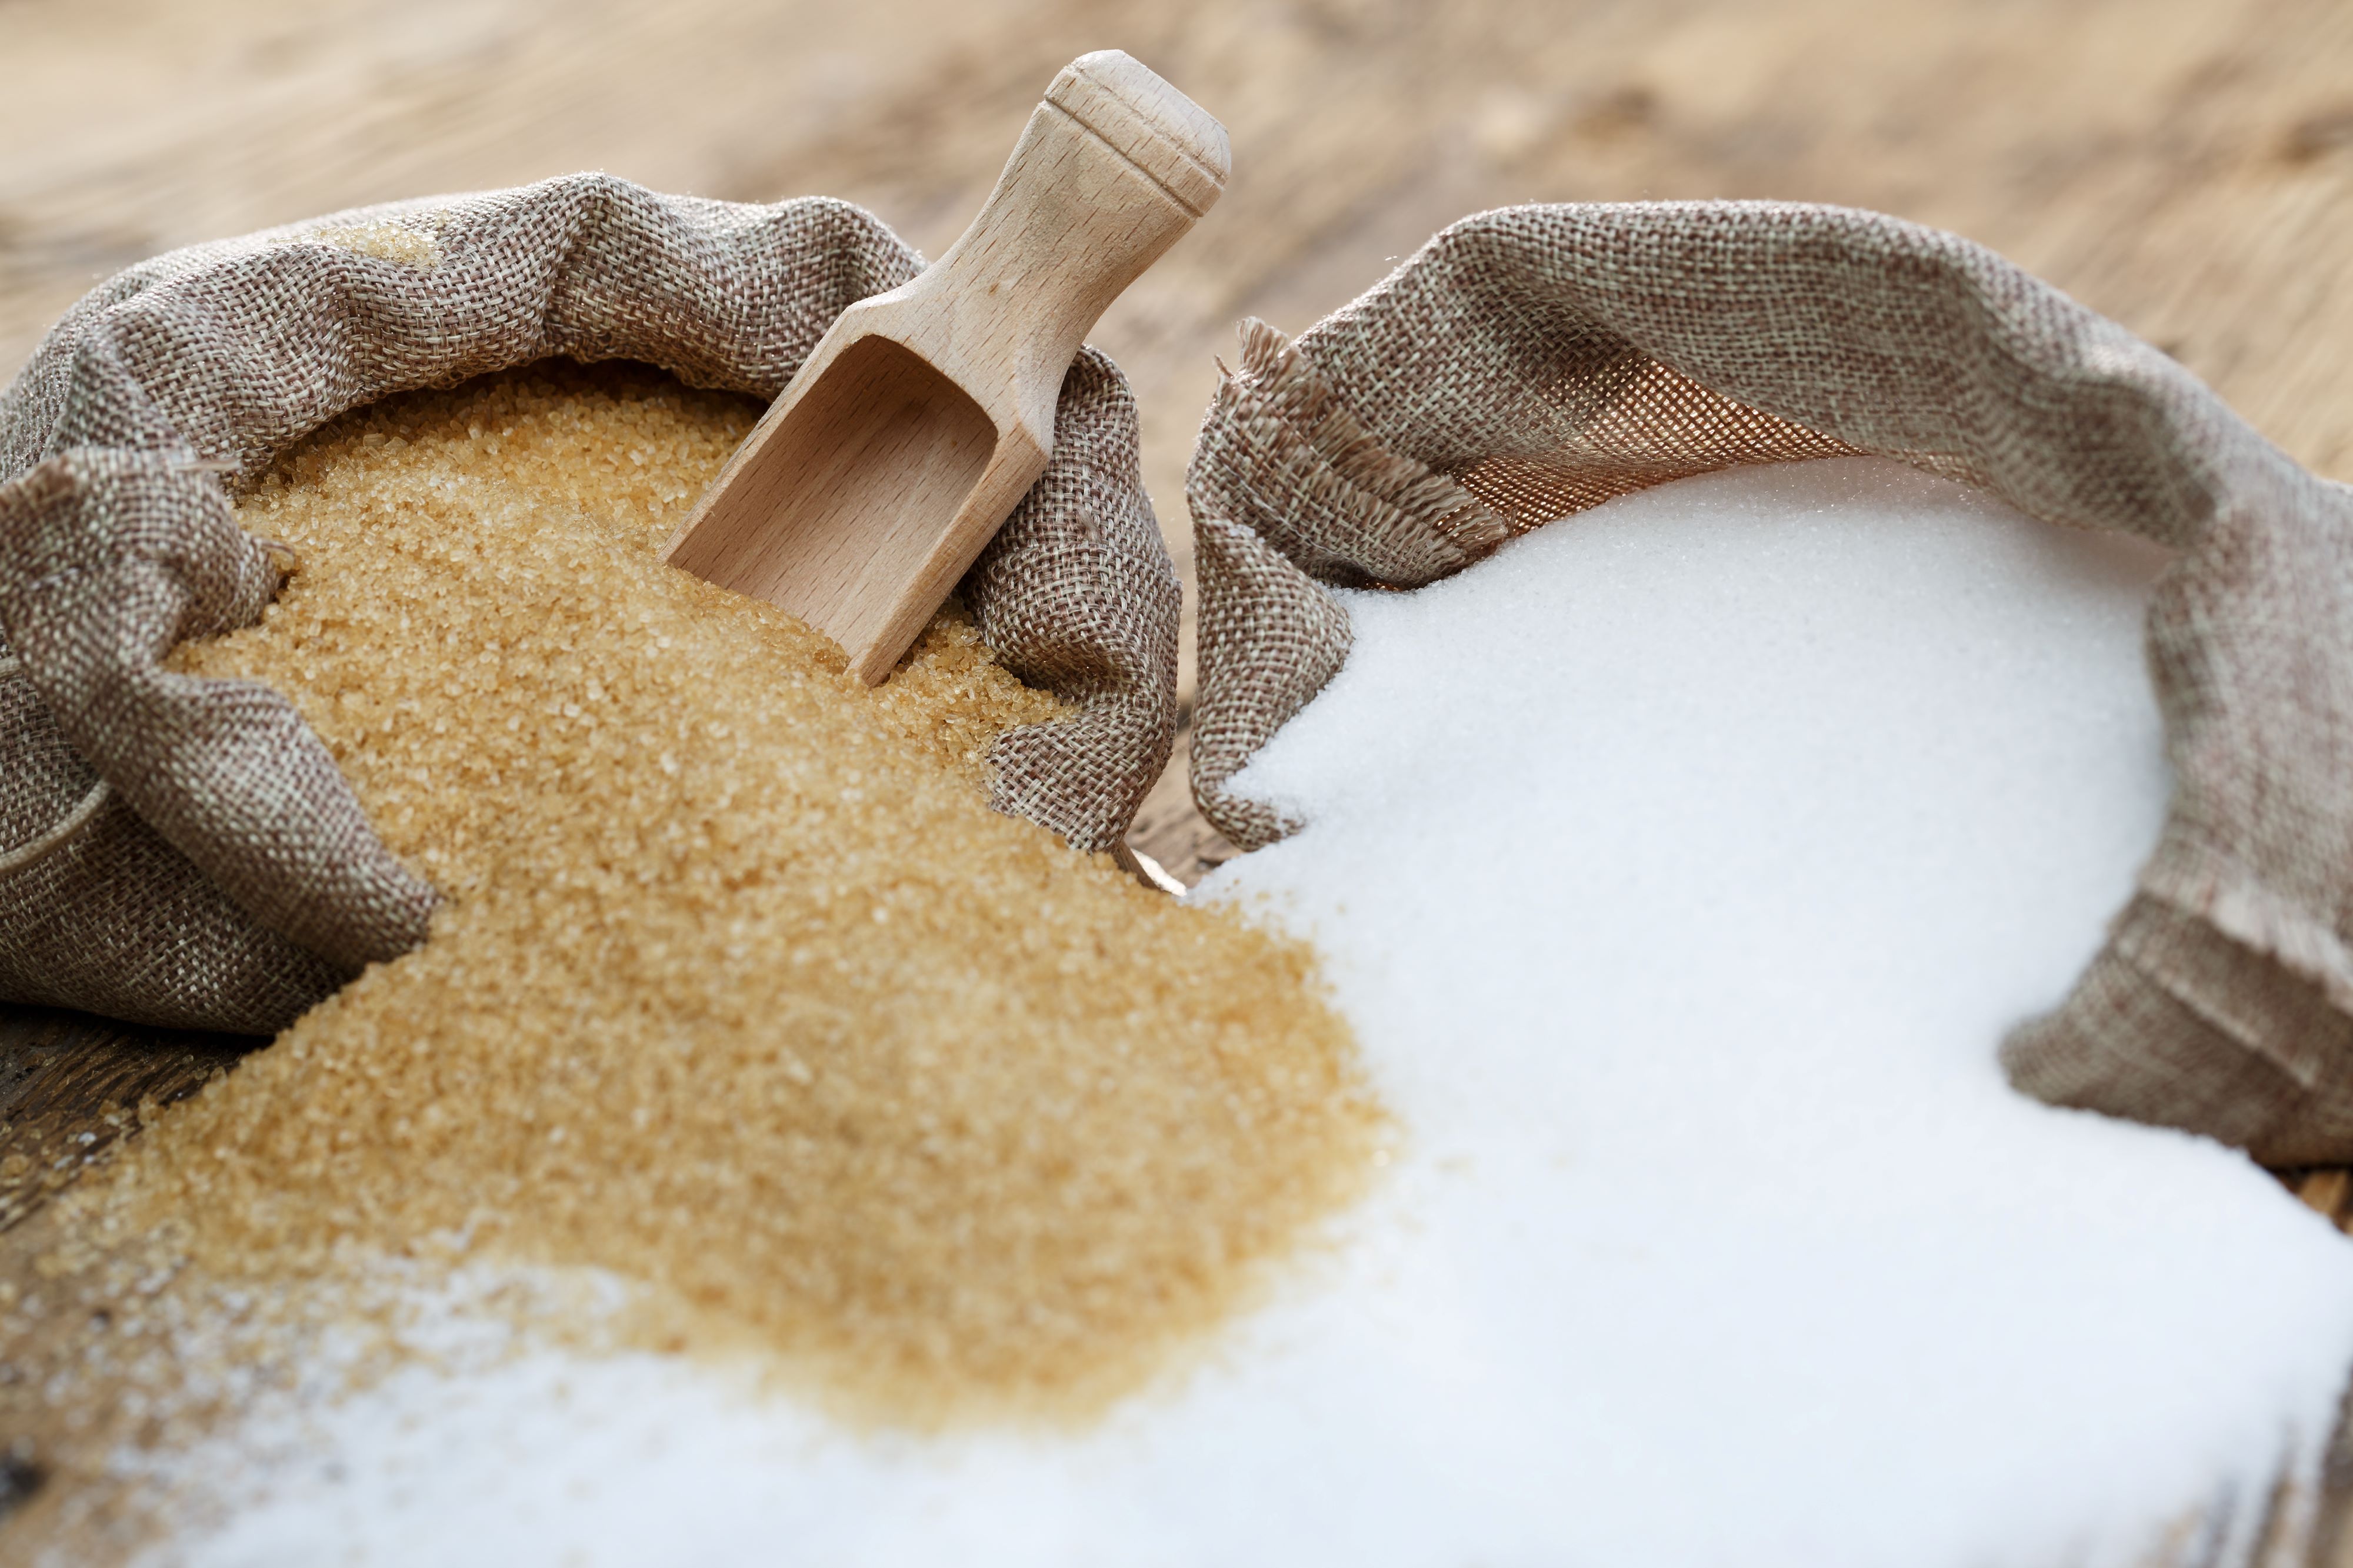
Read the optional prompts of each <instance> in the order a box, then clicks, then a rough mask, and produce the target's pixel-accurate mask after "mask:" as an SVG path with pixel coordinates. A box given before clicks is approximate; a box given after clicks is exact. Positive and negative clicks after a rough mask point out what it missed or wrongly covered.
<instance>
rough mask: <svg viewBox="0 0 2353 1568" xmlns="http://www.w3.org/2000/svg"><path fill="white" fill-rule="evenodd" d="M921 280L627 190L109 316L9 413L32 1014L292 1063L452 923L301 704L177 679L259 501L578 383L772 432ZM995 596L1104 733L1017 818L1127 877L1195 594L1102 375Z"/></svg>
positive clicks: (277, 237)
mask: <svg viewBox="0 0 2353 1568" xmlns="http://www.w3.org/2000/svg"><path fill="white" fill-rule="evenodd" d="M921 265H922V263H921V260H920V258H917V257H916V256H915V255H914V253H913V251H911V250H909V249H908V248H907V247H905V246H904V245H902V243H900V241H899V240H898V239H897V238H896V237H894V236H892V234H891V233H890V231H889V230H888V229H886V228H885V227H883V226H882V225H881V223H879V222H877V221H876V220H875V219H874V218H872V217H871V216H868V215H867V214H865V213H863V212H860V211H859V210H858V209H857V208H855V207H852V206H849V205H847V204H844V203H840V202H835V201H828V200H825V199H821V198H808V199H804V200H797V201H789V202H783V203H779V204H776V205H769V206H759V205H741V204H735V203H727V202H717V201H707V200H702V199H698V198H692V197H684V196H666V195H657V194H655V193H653V192H649V191H646V190H643V189H641V188H639V187H638V186H635V185H632V184H628V183H627V182H624V181H620V180H616V179H612V178H609V177H607V176H604V175H597V174H580V175H573V176H568V177H566V178H563V179H558V180H551V181H547V182H544V183H543V184H536V185H532V186H527V187H524V188H522V189H518V190H510V191H500V192H492V193H489V194H485V195H468V196H455V197H448V198H435V199H428V200H423V201H417V202H409V203H403V204H396V205H388V206H384V207H375V208H369V209H365V210H363V211H359V212H354V213H346V214H339V215H335V216H331V217H327V218H322V219H318V220H316V221H314V222H311V223H308V224H302V225H297V226H291V227H289V228H284V229H277V230H271V231H269V232H266V233H262V234H258V235H252V236H248V237H244V238H241V239H234V240H226V241H221V242H218V243H216V244H210V245H204V246H197V247H192V248H190V249H186V250H181V251H175V252H173V253H171V254H169V255H166V256H163V257H159V258H155V259H153V260H152V261H148V262H143V263H142V264H140V265H139V266H137V267H133V268H130V269H129V270H128V271H125V272H123V273H121V274H120V275H119V276H117V277H115V278H113V279H110V280H108V281H107V282H105V283H103V284H101V285H100V287H99V288H97V289H94V290H93V291H92V292H91V293H90V295H89V296H88V297H87V298H86V299H84V300H82V301H81V302H80V303H79V304H78V305H77V306H76V307H75V308H74V309H73V310H71V311H70V312H69V314H68V315H67V316H66V318H65V319H64V320H63V321H60V322H59V323H58V326H57V327H56V328H55V329H54V330H53V331H51V332H50V334H49V336H48V338H47V340H46V341H45V342H44V343H43V344H42V346H41V348H40V349H39V350H38V351H37V353H36V354H35V355H34V357H33V359H32V361H31V362H30V363H28V364H26V367H25V368H24V370H23V371H22V372H21V373H20V374H18V376H17V377H16V380H15V382H14V383H12V384H10V385H9V387H8V388H7V390H6V391H5V394H0V997H5V998H6V999H9V1000H16V1001H26V1002H40V1003H49V1004H57V1005H69V1006H74V1007H81V1008H87V1009H90V1010H91V1011H95V1012H100V1013H106V1014H110V1015H112V1016H118V1017H124V1018H130V1019H134V1020H138V1021H142V1022H149V1023H155V1024H163V1025H171V1026H193V1027H204V1028H214V1029H227V1030H235V1031H241V1032H247V1033H269V1032H272V1031H274V1030H276V1029H277V1028H279V1027H280V1026H283V1025H284V1024H285V1023H286V1022H288V1021H289V1020H290V1018H292V1017H293V1016H295V1015H297V1014H299V1013H300V1012H301V1010H302V1009H303V1008H304V1007H306V1006H308V1005H311V1004H312V1003H314V1002H316V1001H318V1000H319V999H320V998H321V997H322V996H324V995H326V994H329V993H330V992H332V990H333V989H334V988H335V987H336V985H338V984H341V983H342V982H343V981H344V980H346V979H348V978H349V977H350V976H351V975H353V974H354V973H357V972H358V971H359V970H360V969H361V968H362V967H363V966H364V965H365V964H367V963H373V962H379V961H382V960H385V959H388V958H390V957H392V956H394V955H396V954H397V953H400V952H405V951H407V950H408V949H410V948H412V947H414V946H415V945H416V943H417V942H418V941H420V940H421V939H422V938H423V936H424V933H425V931H426V926H427V921H429V920H430V918H431V915H432V911H433V910H434V908H435V905H436V902H437V900H436V895H435V891H434V889H433V888H432V887H431V886H430V885H428V884H427V882H425V881H423V880H421V879H418V878H417V876H416V875H414V874H413V873H412V872H411V871H409V870H408V869H406V868H404V867H402V866H401V865H400V864H399V863H398V862H397V861H396V859H395V858H393V857H391V856H390V855H389V854H387V853H386V852H385V848H384V847H383V845H382V844H381V843H380V842H379V841H378V839H377V837H376V835H375V832H374V831H373V830H372V828H371V826H370V825H369V823H368V821H367V819H366V817H365V816H364V814H363V813H362V812H361V810H360V809H359V806H358V805H357V803H356V802H355V801H354V800H353V797H352V794H351V791H350V789H349V788H348V787H347V786H346V784H344V782H343V779H342V778H341V776H340V775H339V774H338V773H336V771H335V768H334V765H333V763H332V760H331V759H330V758H329V757H328V755H327V753H326V752H325V751H324V750H323V749H322V747H321V746H320V744H319V742H318V741H317V739H316V737H315V736H313V735H312V734H311V732H310V731H309V730H308V729H307V728H306V727H305V726H304V725H303V723H302V721H301V719H300V718H299V717H297V716H296V714H295V713H294V711H293V710H292V709H291V708H290V707H289V706H288V705H287V703H286V702H285V700H283V699H282V698H281V697H280V696H279V695H278V694H276V693H274V692H271V691H269V690H268V689H264V688H261V687H259V686H255V685H253V684H251V683H249V682H238V681H230V680H216V679H203V678H195V677H190V676H185V675H181V674H176V673H174V672H172V671H169V670H167V669H165V668H164V666H163V662H162V661H163V659H164V655H165V654H166V653H167V652H168V651H169V650H170V649H171V648H172V647H174V645H175V644H177V643H179V642H181V641H183V640H185V639H186V638H190V637H205V636H208V635H212V634H215V633H218V632H221V631H226V630H229V629H232V628H234V627H237V626H244V625H248V624H250V623H251V622H252V621H253V620H254V619H255V618H256V617H257V616H259V613H260V611H261V609H262V607H263V606H264V605H266V604H267V603H268V602H269V597H270V595H271V593H272V592H273V591H274V589H275V586H276V584H277V582H278V578H279V574H280V562H279V561H278V560H276V559H275V558H274V556H273V552H272V551H271V549H270V547H269V546H268V545H267V544H265V543H264V542H259V541H257V540H254V539H252V538H250V537H248V535H246V534H245V533H244V532H242V531H239V530H238V528H237V526H236V524H235V522H234V521H232V518H231V514H230V508H231V499H232V495H233V494H236V493H241V492H242V490H243V489H245V488H246V487H248V486H249V485H250V484H251V483H253V482H254V481H255V480H256V479H258V478H259V476H260V475H261V474H262V473H263V472H264V471H265V470H266V469H267V468H268V467H269V463H270V462H271V460H272V459H273V458H274V457H275V455H276V454H278V453H280V452H281V451H283V450H284V449H285V448H286V447H288V446H290V444H291V443H292V442H294V441H296V440H297V439H299V438H301V437H302V436H304V435H306V434H308V433H309V432H311V431H312V430H315V429H317V428H318V427H319V426H322V425H323V424H324V423H326V422H327V421H328V420H329V419H332V418H333V417H334V416H337V415H340V414H343V413H344V412H346V411H347V410H350V409H353V408H355V407H358V406H360V405H364V404H368V403H371V402H374V401H375V400H376V399H378V398H381V397H384V396H385V395H390V394H393V393H396V392H399V391H403V390H406V389H411V388H417V387H422V386H428V385H446V384H452V383H455V382H457V381H459V380H462V379H464V378H466V377H469V376H472V375H478V374H485V373H488V372H491V371H496V370H501V369H506V368H511V367H513V366H517V365H521V364H524V363H531V362H533V361H538V360H543V359H548V358H553V357H559V356H561V357H569V358H572V359H575V360H581V361H598V360H607V359H632V360H640V361H644V362H647V363H652V364H655V365H658V366H659V367H661V368H663V369H665V370H668V371H670V372H671V373H672V374H676V375H677V376H679V377H680V378H681V379H682V380H684V381H686V382H687V383H689V384H691V385H696V386H705V387H714V388H723V389H726V390H731V391H737V392H744V393H750V394H753V395H757V396H763V397H769V396H774V395H776V392H777V391H778V390H780V389H781V388H782V387H783V385H784V384H785V383H786V381H787V380H789V379H790V377H791V374H792V373H793V371H794V369H795V368H796V367H797V365H798V364H799V363H800V361H801V359H802V358H803V357H805V356H806V354H807V353H808V351H809V349H810V348H811V346H812V345H814V343H815V342H816V341H817V340H818V337H819V335H820V334H822V332H823V331H824V330H825V328H826V326H827V325H828V323H829V322H830V321H832V320H833V318H834V317H835V316H836V315H838V314H839V312H840V311H841V310H842V309H843V308H844V307H846V306H848V305H849V304H851V303H852V302H854V301H856V300H860V299H862V298H864V297H866V296H868V295H871V294H873V293H877V292H880V291H881V290H883V289H890V288H892V287H895V286H896V285H898V284H899V283H902V282H903V281H905V280H906V279H908V278H910V277H912V276H913V275H914V273H915V272H916V270H917V269H918V268H920V267H921ZM964 597H965V602H966V603H967V604H968V605H969V606H970V607H971V609H972V612H973V614H974V615H975V616H976V619H977V622H978V624H979V626H980V628H981V633H982V636H983V637H985V638H986V639H987V642H988V643H989V644H990V646H992V647H995V648H996V649H997V652H998V653H999V655H1000V656H1002V658H1004V659H1005V661H1006V663H1007V666H1008V668H1011V669H1012V670H1014V671H1015V672H1016V673H1017V674H1018V675H1020V676H1021V677H1022V678H1023V679H1027V680H1029V681H1030V682H1032V683H1033V684H1036V685H1038V686H1040V687H1043V688H1045V689H1049V690H1051V691H1053V692H1055V693H1056V694H1058V695H1060V696H1062V697H1064V698H1067V699H1069V700H1070V701H1071V703H1072V704H1073V705H1074V709H1075V710H1074V711H1072V712H1071V713H1069V714H1067V715H1066V716H1064V717H1061V718H1059V719H1057V720H1055V721H1052V722H1050V723H1046V724H1041V725H1036V726H1030V727H1025V728H1022V729H1018V730H1016V731H1012V732H1009V733H1008V734H1007V735H1005V736H1004V737H1003V738H1002V739H1001V740H1000V741H999V742H997V753H996V759H995V761H996V773H995V778H996V784H995V786H994V787H995V792H996V794H995V799H996V804H997V805H998V806H999V807H1000V808H1001V809H1004V810H1007V811H1010V812H1014V813H1017V814H1018V815H1021V816H1027V817H1029V818H1030V819H1031V820H1034V821H1037V822H1039V823H1042V824H1044V825H1046V826H1050V827H1051V828H1053V829H1054V830H1055V831H1056V832H1058V833H1060V834H1061V835H1062V836H1063V837H1065V838H1067V839H1068V840H1069V841H1070V842H1071V843H1072V844H1073V845H1075V846H1077V847H1081V848H1083V849H1089V850H1093V849H1101V848H1105V847H1110V846H1112V845H1113V844H1115V843H1116V842H1117V840H1118V838H1119V836H1120V834H1121V832H1122V830H1123V829H1124V826H1125V825H1126V823H1127V821H1128V820H1129V818H1130V816H1132V815H1133V813H1134V808H1135V805H1137V803H1138V802H1139V801H1141V799H1142V798H1143V795H1144V794H1145V791H1146V790H1147V789H1148V788H1149V787H1150V784H1151V783H1152V781H1153V779H1154V777H1155V775H1156V774H1157V773H1158V771H1159V769H1160V767H1161V765H1162V764H1163V763H1165V762H1166V757H1167V752H1168V747H1169V743H1170V739H1171V736H1172V734H1173V731H1174V727H1175V718H1176V607H1177V601H1176V578H1175V574H1174V571H1173V569H1172V568H1171V567H1170V565H1169V563H1168V560H1167V556H1166V550H1165V549H1164V548H1163V546H1162V544H1161V542H1160V538H1159V533H1158V529H1157V526H1156V524H1155V521H1154V520H1153V517H1152V512H1151V508H1150V504H1149V502H1148V501H1147V500H1146V499H1145V495H1144V491H1143V487H1142V481H1141V477H1140V474H1139V471H1138V468H1137V456H1136V426H1135V414H1134V403H1133V399H1132V398H1131V396H1130V395H1129V393H1128V391H1127V388H1126V384H1125V383H1124V380H1123V379H1122V378H1121V376H1120V374H1119V372H1118V370H1117V369H1116V367H1114V366H1113V365H1112V363H1111V362H1110V361H1109V360H1107V359H1104V358H1103V357H1102V356H1101V355H1099V354H1097V353H1093V352H1092V351H1091V350H1090V351H1087V352H1085V353H1082V355H1081V357H1080V359H1079V361H1078V362H1077V363H1075V364H1074V365H1073V366H1072V367H1071V372H1070V374H1069V375H1068V377H1067V378H1066V380H1065V382H1064V384H1063V389H1062V396H1061V404H1060V410H1059V413H1058V425H1057V439H1056V445H1055V451H1054V454H1053V458H1052V461H1051V463H1050V466H1049V468H1048V469H1047V471H1046V473H1045V474H1044V476H1042V477H1041V478H1040V479H1039V481H1038V483H1037V484H1036V485H1035V486H1034V487H1033V488H1032V489H1031V490H1030V492H1029V495H1028V496H1027V497H1026V498H1025V499H1024V500H1023V501H1022V503H1021V505H1020V506H1019V507H1018V509H1017V510H1015V512H1014V514H1013V516H1012V518H1011V519H1010V520H1009V521H1008V523H1007V524H1006V526H1005V528H1004V530H1003V531H1002V532H1001V533H1000V534H999V535H998V537H997V541H996V542H994V543H993V544H992V545H991V546H990V548H989V550H988V552H987V553H986V554H985V555H984V556H983V557H982V559H981V561H980V562H979V563H977V565H976V567H975V568H974V570H973V572H972V574H970V575H969V577H968V578H967V580H966V582H965V586H964Z"/></svg>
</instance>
